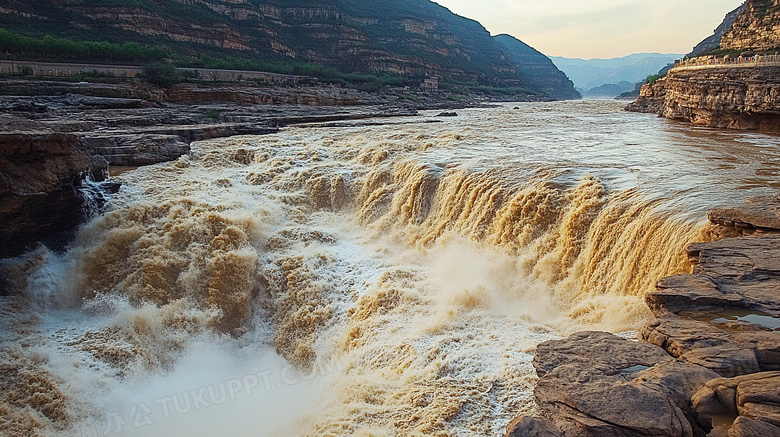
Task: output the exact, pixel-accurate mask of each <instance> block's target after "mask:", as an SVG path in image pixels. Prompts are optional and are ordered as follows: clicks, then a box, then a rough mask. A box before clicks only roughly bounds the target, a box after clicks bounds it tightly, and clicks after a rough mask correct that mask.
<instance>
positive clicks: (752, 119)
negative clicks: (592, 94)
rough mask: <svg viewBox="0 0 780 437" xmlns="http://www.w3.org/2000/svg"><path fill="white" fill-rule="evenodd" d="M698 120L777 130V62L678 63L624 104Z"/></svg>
mask: <svg viewBox="0 0 780 437" xmlns="http://www.w3.org/2000/svg"><path fill="white" fill-rule="evenodd" d="M627 109H628V110H629V111H634V112H648V113H654V114H658V115H661V116H664V117H666V118H671V119H676V120H684V121H690V122H692V123H694V124H696V125H699V126H709V127H717V128H728V129H742V130H760V131H765V132H780V113H778V110H779V109H780V67H761V68H707V69H676V70H672V71H670V72H669V74H668V75H667V76H666V77H665V78H662V79H659V80H658V81H656V82H655V83H653V84H647V85H644V86H643V87H642V91H641V92H640V96H639V99H637V101H636V102H634V103H632V104H631V105H629V106H628V108H627Z"/></svg>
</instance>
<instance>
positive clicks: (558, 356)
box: [508, 198, 780, 437]
mask: <svg viewBox="0 0 780 437" xmlns="http://www.w3.org/2000/svg"><path fill="white" fill-rule="evenodd" d="M777 205H778V202H777V200H776V199H771V198H761V199H751V201H749V203H748V204H747V205H745V206H744V207H735V208H723V209H717V210H713V211H711V212H710V214H709V217H710V220H711V223H712V225H713V229H714V231H713V235H715V236H716V237H717V236H719V235H724V234H728V235H741V236H739V237H731V238H724V239H721V240H717V241H713V242H709V243H693V244H691V245H690V246H689V247H688V248H687V253H688V255H689V257H690V261H691V263H692V264H693V266H694V268H693V272H692V273H691V274H687V275H675V276H671V277H667V278H664V279H662V280H660V281H659V282H658V284H657V289H656V290H655V291H654V292H651V293H649V294H648V295H647V296H646V302H647V304H648V306H649V307H650V309H651V311H652V312H653V313H654V315H655V317H656V318H655V319H654V320H651V321H650V322H648V323H647V324H646V325H645V326H644V327H643V328H642V330H641V331H640V333H639V337H640V341H638V342H637V341H632V340H627V339H623V338H620V337H617V336H615V335H612V334H607V333H599V332H583V333H578V334H574V335H572V336H570V337H569V338H567V339H564V340H558V341H550V342H546V343H543V344H541V345H539V347H538V349H537V355H536V357H535V359H534V366H535V367H536V370H537V374H538V375H539V376H540V380H539V383H538V385H537V388H536V390H535V396H536V401H537V403H538V405H539V407H540V408H541V411H542V416H543V417H544V418H545V419H547V420H548V422H546V424H547V425H548V426H553V427H554V430H556V431H559V432H560V433H561V434H562V435H564V436H566V437H572V436H594V437H595V436H704V435H706V434H707V433H709V432H710V431H711V430H712V429H713V425H714V424H715V422H716V421H717V422H718V423H719V424H720V429H721V431H722V432H723V433H724V435H725V432H726V431H725V429H728V435H729V436H730V437H758V436H778V435H780V261H779V260H780V235H777V234H776V232H778V231H780V223H778V222H777V221H776V220H777V216H776V215H775V213H776V211H777V210H778V208H777ZM735 223H739V225H736V226H734V224H735ZM724 229H726V230H730V231H729V232H725V231H724ZM627 400H630V401H627ZM537 420H541V419H537ZM512 423H513V425H516V424H519V423H524V422H521V421H520V419H519V418H518V419H516V420H515V421H513V422H512ZM528 423H534V422H528ZM724 424H725V425H724ZM724 426H725V428H724ZM512 429H513V428H511V427H510V428H508V431H511V430H512Z"/></svg>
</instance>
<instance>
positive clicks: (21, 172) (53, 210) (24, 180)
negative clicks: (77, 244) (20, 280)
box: [0, 116, 103, 258]
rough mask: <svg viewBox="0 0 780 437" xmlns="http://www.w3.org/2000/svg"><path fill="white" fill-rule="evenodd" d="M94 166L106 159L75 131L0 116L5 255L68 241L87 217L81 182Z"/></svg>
mask: <svg viewBox="0 0 780 437" xmlns="http://www.w3.org/2000/svg"><path fill="white" fill-rule="evenodd" d="M90 169H92V170H95V171H96V172H100V171H102V170H103V165H102V164H101V163H100V161H99V160H98V161H95V160H94V159H93V157H92V155H91V154H90V153H89V151H87V150H86V148H85V147H84V146H82V144H81V142H80V141H79V139H78V137H77V136H76V135H73V134H68V133H61V132H54V131H52V130H51V129H49V128H47V127H46V126H44V125H42V124H40V123H37V122H33V121H30V120H27V119H22V118H16V117H11V116H0V223H2V224H3V226H2V229H0V258H6V257H10V256H17V255H20V254H21V253H22V252H23V251H25V250H27V249H30V248H31V245H34V244H36V243H39V242H43V243H46V244H48V245H50V246H53V247H57V246H61V245H63V244H65V243H66V242H67V240H68V238H69V234H70V233H71V232H73V231H74V229H75V228H76V226H78V224H79V223H80V221H81V220H82V218H83V214H82V206H83V200H82V198H81V196H80V195H79V193H78V192H77V188H76V187H77V186H78V185H79V184H80V183H81V180H82V177H83V176H85V175H86V173H87V172H88V171H90Z"/></svg>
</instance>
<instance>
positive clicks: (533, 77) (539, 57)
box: [493, 35, 581, 100]
mask: <svg viewBox="0 0 780 437" xmlns="http://www.w3.org/2000/svg"><path fill="white" fill-rule="evenodd" d="M493 39H495V40H496V41H497V42H498V43H499V44H501V45H502V46H503V47H504V48H505V49H506V51H507V53H508V54H509V57H510V59H511V60H512V61H513V62H514V63H515V64H516V65H520V66H522V68H520V69H519V70H518V75H519V76H520V84H521V85H522V86H525V87H528V88H531V89H540V90H542V91H544V92H546V93H547V94H549V95H550V97H553V98H556V99H562V100H567V99H578V98H580V97H581V96H580V95H579V93H578V92H577V91H575V90H574V83H572V81H571V80H569V78H568V77H567V76H566V74H565V73H563V72H562V71H560V70H558V67H556V66H555V64H553V62H552V61H551V60H550V59H549V58H548V57H546V56H544V55H543V54H542V53H541V52H539V51H538V50H536V49H534V48H533V47H531V46H529V45H528V44H526V43H524V42H522V41H520V40H519V39H517V38H515V37H513V36H511V35H497V36H494V37H493Z"/></svg>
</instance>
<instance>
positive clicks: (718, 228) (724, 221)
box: [708, 197, 780, 239]
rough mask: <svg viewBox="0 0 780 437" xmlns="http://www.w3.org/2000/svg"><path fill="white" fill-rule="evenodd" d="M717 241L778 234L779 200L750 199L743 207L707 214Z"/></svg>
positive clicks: (716, 210) (779, 222)
mask: <svg viewBox="0 0 780 437" xmlns="http://www.w3.org/2000/svg"><path fill="white" fill-rule="evenodd" d="M708 215H709V219H710V223H712V224H713V234H714V236H715V237H716V238H717V239H723V238H728V237H740V236H745V235H756V234H767V233H778V232H780V198H777V197H751V198H750V199H748V200H747V202H746V203H745V205H742V206H739V207H732V208H716V209H713V210H711V211H710V212H709V214H708Z"/></svg>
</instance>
